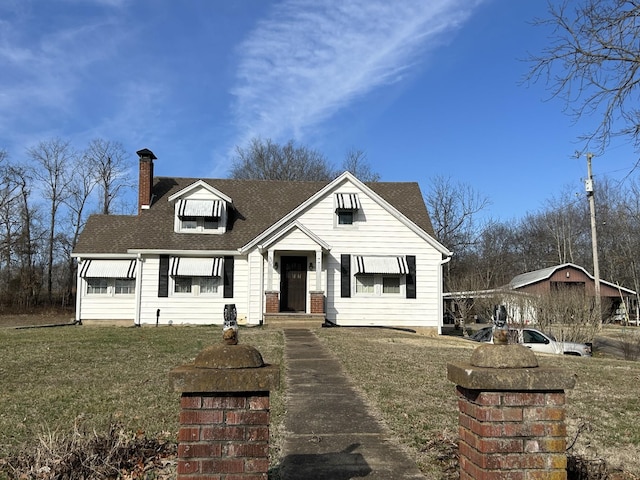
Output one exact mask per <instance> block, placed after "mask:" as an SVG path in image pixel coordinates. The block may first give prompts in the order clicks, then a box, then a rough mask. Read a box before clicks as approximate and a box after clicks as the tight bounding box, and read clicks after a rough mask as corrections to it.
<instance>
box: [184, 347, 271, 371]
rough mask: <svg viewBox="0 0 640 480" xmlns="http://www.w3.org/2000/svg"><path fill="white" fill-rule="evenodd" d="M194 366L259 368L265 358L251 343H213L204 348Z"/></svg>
mask: <svg viewBox="0 0 640 480" xmlns="http://www.w3.org/2000/svg"><path fill="white" fill-rule="evenodd" d="M193 366H194V367H196V368H217V369H226V368H259V367H263V366H264V360H263V359H262V355H261V354H260V352H259V351H258V350H256V349H255V348H254V347H252V346H251V345H227V344H224V343H220V344H215V345H211V346H209V347H206V348H205V349H204V350H202V351H201V352H200V353H199V354H198V356H197V357H196V359H195V361H194V362H193Z"/></svg>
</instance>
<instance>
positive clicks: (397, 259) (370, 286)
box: [355, 256, 409, 296]
mask: <svg viewBox="0 0 640 480" xmlns="http://www.w3.org/2000/svg"><path fill="white" fill-rule="evenodd" d="M355 263H356V265H355V284H356V285H355V286H356V288H355V290H356V295H363V296H393V295H401V294H402V293H404V288H405V284H406V274H407V273H408V271H409V269H408V266H407V262H406V259H405V257H403V256H356V257H355Z"/></svg>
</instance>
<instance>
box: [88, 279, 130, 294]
mask: <svg viewBox="0 0 640 480" xmlns="http://www.w3.org/2000/svg"><path fill="white" fill-rule="evenodd" d="M86 280H87V295H109V296H114V295H133V294H134V293H136V281H135V279H134V278H87V279H86Z"/></svg>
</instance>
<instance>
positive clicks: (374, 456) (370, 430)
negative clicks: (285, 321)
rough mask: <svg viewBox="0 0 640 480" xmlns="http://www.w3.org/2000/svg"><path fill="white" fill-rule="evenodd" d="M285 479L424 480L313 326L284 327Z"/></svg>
mask: <svg viewBox="0 0 640 480" xmlns="http://www.w3.org/2000/svg"><path fill="white" fill-rule="evenodd" d="M284 335H285V363H286V382H287V397H286V408H287V414H286V418H285V430H286V433H285V437H286V438H285V441H284V445H283V450H284V451H283V454H284V455H283V460H282V463H281V468H280V473H281V477H282V480H303V479H304V480H348V479H352V478H360V477H366V478H367V479H369V480H389V479H398V480H406V479H412V480H417V479H421V480H423V479H424V477H423V476H422V475H421V474H420V471H419V470H418V468H417V466H416V465H415V463H414V462H413V461H412V460H411V459H410V458H409V457H408V456H407V455H406V454H405V453H404V452H403V451H402V450H401V449H400V448H399V447H398V445H396V444H394V442H393V441H392V440H391V439H390V436H389V434H388V432H387V431H386V430H385V428H384V427H383V426H382V425H381V424H380V423H379V422H378V421H377V420H375V419H374V418H373V417H372V416H371V415H370V414H369V413H368V412H367V406H366V405H365V403H364V402H363V401H362V399H361V398H360V396H359V395H358V393H356V391H355V390H354V388H353V386H352V385H351V383H350V382H349V380H348V379H347V377H346V375H345V373H344V371H343V370H342V367H341V365H340V362H339V361H338V360H337V359H336V358H335V357H334V356H333V355H332V354H331V353H329V352H328V351H327V350H326V349H325V348H324V347H323V346H322V345H321V344H320V341H319V340H318V338H317V337H316V335H315V334H314V333H313V332H311V331H310V330H288V329H285V330H284Z"/></svg>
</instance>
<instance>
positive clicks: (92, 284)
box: [87, 278, 109, 295]
mask: <svg viewBox="0 0 640 480" xmlns="http://www.w3.org/2000/svg"><path fill="white" fill-rule="evenodd" d="M108 293H109V283H108V282H107V279H106V278H87V295H107V294H108Z"/></svg>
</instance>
